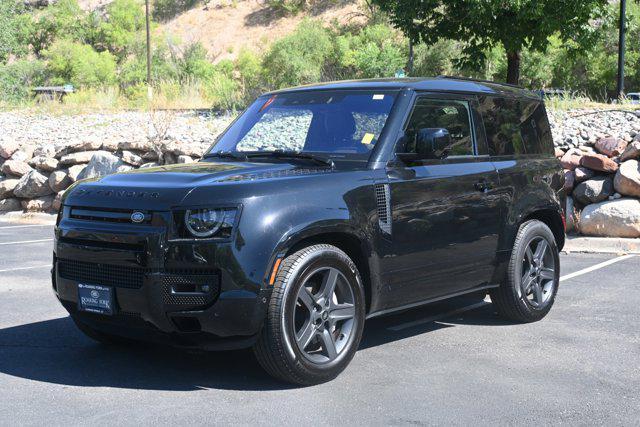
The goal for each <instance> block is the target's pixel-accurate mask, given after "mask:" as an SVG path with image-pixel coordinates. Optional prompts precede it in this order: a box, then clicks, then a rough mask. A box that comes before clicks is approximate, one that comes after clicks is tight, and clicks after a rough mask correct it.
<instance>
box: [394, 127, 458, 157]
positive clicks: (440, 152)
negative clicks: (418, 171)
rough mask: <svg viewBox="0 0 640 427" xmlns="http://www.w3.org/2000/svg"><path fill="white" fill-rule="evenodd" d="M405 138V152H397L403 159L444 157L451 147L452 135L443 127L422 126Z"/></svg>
mask: <svg viewBox="0 0 640 427" xmlns="http://www.w3.org/2000/svg"><path fill="white" fill-rule="evenodd" d="M405 140H406V141H405V143H404V153H397V155H398V157H399V158H400V159H402V160H423V159H444V158H445V157H447V155H448V154H449V149H450V147H451V135H450V134H449V131H448V130H446V129H443V128H422V129H420V130H418V132H416V134H415V136H414V137H413V138H412V139H409V138H406V137H405Z"/></svg>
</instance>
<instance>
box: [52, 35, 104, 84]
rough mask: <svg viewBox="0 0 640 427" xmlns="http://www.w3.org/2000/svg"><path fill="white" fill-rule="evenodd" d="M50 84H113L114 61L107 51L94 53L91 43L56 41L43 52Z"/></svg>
mask: <svg viewBox="0 0 640 427" xmlns="http://www.w3.org/2000/svg"><path fill="white" fill-rule="evenodd" d="M43 56H44V58H45V59H46V60H47V72H48V73H49V75H50V76H51V77H50V81H51V83H53V84H66V83H71V84H73V85H75V86H78V87H80V88H83V87H96V86H104V85H109V84H113V83H114V82H115V79H116V60H115V58H114V56H113V55H112V54H110V53H109V52H96V51H95V50H94V49H93V48H92V47H91V46H89V45H86V44H80V43H78V42H73V41H70V40H64V39H63V40H59V41H57V42H55V43H53V44H52V45H51V47H50V48H49V49H47V50H46V51H44V52H43Z"/></svg>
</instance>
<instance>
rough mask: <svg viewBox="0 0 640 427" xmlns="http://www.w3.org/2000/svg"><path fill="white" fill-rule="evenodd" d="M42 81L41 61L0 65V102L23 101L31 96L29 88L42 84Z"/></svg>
mask: <svg viewBox="0 0 640 427" xmlns="http://www.w3.org/2000/svg"><path fill="white" fill-rule="evenodd" d="M44 80H45V65H44V63H43V62H42V61H37V60H36V61H28V60H19V61H16V62H13V63H12V64H9V65H0V101H2V102H5V103H17V102H21V101H25V100H27V99H29V98H30V96H31V93H30V90H31V88H32V87H33V86H38V85H41V84H43V83H44Z"/></svg>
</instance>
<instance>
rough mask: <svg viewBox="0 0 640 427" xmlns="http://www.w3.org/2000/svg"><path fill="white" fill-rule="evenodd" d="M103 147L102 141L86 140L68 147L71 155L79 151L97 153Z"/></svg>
mask: <svg viewBox="0 0 640 427" xmlns="http://www.w3.org/2000/svg"><path fill="white" fill-rule="evenodd" d="M101 147H102V141H100V140H99V139H86V140H84V141H81V142H79V143H77V144H73V145H70V146H69V147H68V152H69V153H77V152H79V151H97V150H100V148H101Z"/></svg>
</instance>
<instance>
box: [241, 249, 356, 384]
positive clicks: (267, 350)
mask: <svg viewBox="0 0 640 427" xmlns="http://www.w3.org/2000/svg"><path fill="white" fill-rule="evenodd" d="M327 283H330V284H331V283H332V284H333V286H327ZM329 294H331V297H330V298H328V297H327V295H329ZM312 307H313V308H315V310H314V309H312ZM325 313H326V314H325ZM364 319H365V298H364V289H363V286H362V280H361V279H360V274H359V273H358V269H357V268H356V266H355V264H354V263H353V261H351V259H350V258H349V257H348V256H347V254H345V253H344V252H343V251H341V250H340V249H338V248H336V247H335V246H331V245H327V244H319V245H313V246H309V247H306V248H304V249H301V250H299V251H298V252H296V253H294V254H292V255H289V256H288V257H286V258H285V259H284V260H283V261H282V264H281V266H280V269H279V271H278V273H277V276H276V280H275V283H274V289H273V292H272V294H271V299H270V302H269V307H268V313H267V318H266V320H265V324H264V327H263V329H262V332H261V335H260V337H259V338H258V341H257V343H256V344H255V345H254V347H253V351H254V354H255V356H256V358H257V360H258V362H259V363H260V365H261V366H262V367H263V368H264V369H265V371H267V373H269V374H270V375H271V376H273V377H275V378H277V379H279V380H282V381H285V382H288V383H293V384H297V385H313V384H319V383H323V382H326V381H329V380H332V379H333V378H335V377H336V376H338V374H340V373H341V372H342V371H343V370H344V369H345V368H346V367H347V365H348V364H349V362H350V361H351V359H352V358H353V356H354V355H355V352H356V350H357V349H358V345H359V344H360V339H361V338H362V330H363V327H364ZM332 343H333V344H332Z"/></svg>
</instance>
